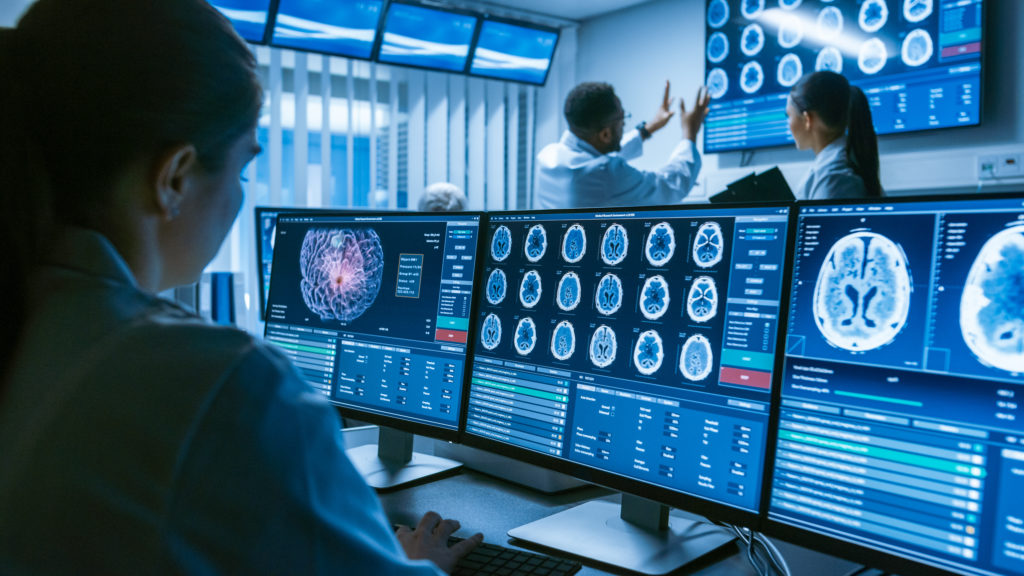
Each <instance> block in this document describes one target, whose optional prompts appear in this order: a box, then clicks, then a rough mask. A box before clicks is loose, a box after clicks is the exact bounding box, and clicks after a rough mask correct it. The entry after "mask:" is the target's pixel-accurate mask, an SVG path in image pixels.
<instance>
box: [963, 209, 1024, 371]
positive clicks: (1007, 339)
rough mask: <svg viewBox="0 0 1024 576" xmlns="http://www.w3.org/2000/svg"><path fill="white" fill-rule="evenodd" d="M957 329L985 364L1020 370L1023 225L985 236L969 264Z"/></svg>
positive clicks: (1023, 366) (1023, 357)
mask: <svg viewBox="0 0 1024 576" xmlns="http://www.w3.org/2000/svg"><path fill="white" fill-rule="evenodd" d="M960 332H961V334H962V336H963V339H964V342H966V343H967V347H968V348H970V350H971V353H973V354H974V356H975V357H977V359H978V360H979V361H980V362H981V363H982V364H985V365H988V366H993V367H995V368H998V369H1000V370H1006V371H1007V372H1014V373H1018V374H1019V373H1021V372H1024V225H1019V224H1018V225H1016V226H1013V227H1012V228H1008V229H1006V230H1003V231H1001V232H999V233H997V234H995V235H994V236H992V237H991V238H989V239H988V240H987V241H986V242H985V244H984V245H983V246H982V248H981V251H979V252H978V256H977V257H975V259H974V262H973V263H972V264H971V268H970V271H969V272H968V273H967V281H966V282H965V283H964V292H963V296H962V297H961V300H960Z"/></svg>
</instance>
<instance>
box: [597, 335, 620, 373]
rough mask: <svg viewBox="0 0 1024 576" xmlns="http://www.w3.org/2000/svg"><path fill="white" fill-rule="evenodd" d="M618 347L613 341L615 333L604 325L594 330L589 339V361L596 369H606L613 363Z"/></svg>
mask: <svg viewBox="0 0 1024 576" xmlns="http://www.w3.org/2000/svg"><path fill="white" fill-rule="evenodd" d="M618 349H619V346H618V343H617V342H616V340H615V331H614V330H612V329H611V328H609V327H607V326H605V325H604V324H602V325H600V326H598V327H597V330H594V334H593V336H591V337H590V361H591V362H592V363H593V364H594V366H597V367H598V368H607V367H608V366H611V363H612V362H614V361H615V353H616V352H618Z"/></svg>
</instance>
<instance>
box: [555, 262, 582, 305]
mask: <svg viewBox="0 0 1024 576" xmlns="http://www.w3.org/2000/svg"><path fill="white" fill-rule="evenodd" d="M579 305H580V277H579V276H578V275H577V274H576V273H575V272H566V273H565V274H563V275H562V279H561V280H559V281H558V307H559V308H561V309H562V310H565V311H566V312H569V311H571V310H575V309H576V307H577V306H579Z"/></svg>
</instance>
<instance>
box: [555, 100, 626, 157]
mask: <svg viewBox="0 0 1024 576" xmlns="http://www.w3.org/2000/svg"><path fill="white" fill-rule="evenodd" d="M564 112H565V121H566V122H568V124H569V130H570V131H572V133H573V134H575V135H576V136H577V137H578V138H579V139H581V140H584V141H585V142H587V143H589V144H590V145H591V146H593V147H594V148H595V149H597V151H598V152H600V153H602V154H607V153H609V152H616V151H618V150H619V147H620V144H619V143H620V142H621V140H622V133H623V131H624V130H625V126H626V114H625V112H623V110H622V103H621V102H620V101H619V97H618V96H616V95H615V89H614V88H612V85H611V84H607V83H605V82H583V83H582V84H579V85H578V86H576V87H575V88H573V89H572V90H571V91H570V92H569V95H568V96H566V97H565V109H564Z"/></svg>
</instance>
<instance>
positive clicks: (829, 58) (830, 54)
mask: <svg viewBox="0 0 1024 576" xmlns="http://www.w3.org/2000/svg"><path fill="white" fill-rule="evenodd" d="M814 69H815V70H831V71H832V72H835V73H836V74H842V73H843V54H842V52H840V51H839V49H838V48H836V47H835V46H825V47H824V48H822V49H821V52H818V57H817V58H815V59H814Z"/></svg>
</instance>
